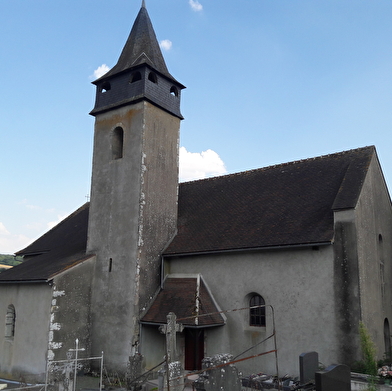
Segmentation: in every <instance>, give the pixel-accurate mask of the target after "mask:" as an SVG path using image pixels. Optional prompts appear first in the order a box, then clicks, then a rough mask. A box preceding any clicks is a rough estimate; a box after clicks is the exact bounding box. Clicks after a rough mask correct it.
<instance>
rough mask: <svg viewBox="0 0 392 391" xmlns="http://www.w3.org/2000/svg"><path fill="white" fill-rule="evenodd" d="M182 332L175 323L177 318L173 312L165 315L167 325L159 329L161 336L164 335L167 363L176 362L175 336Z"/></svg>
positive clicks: (180, 327)
mask: <svg viewBox="0 0 392 391" xmlns="http://www.w3.org/2000/svg"><path fill="white" fill-rule="evenodd" d="M182 330H184V326H183V325H182V324H181V323H177V316H176V314H175V313H174V312H169V314H168V315H167V324H164V325H162V326H160V327H159V331H160V332H161V333H162V334H166V354H167V361H168V363H171V362H174V361H176V360H177V338H176V334H177V333H180V332H181V331H182Z"/></svg>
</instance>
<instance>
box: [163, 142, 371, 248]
mask: <svg viewBox="0 0 392 391" xmlns="http://www.w3.org/2000/svg"><path fill="white" fill-rule="evenodd" d="M375 153H376V152H375V148H374V147H373V146H371V147H365V148H360V149H355V150H349V151H345V152H341V153H336V154H331V155H326V156H321V157H316V158H313V159H306V160H300V161H295V162H290V163H285V164H279V165H276V166H271V167H266V168H261V169H258V170H252V171H246V172H241V173H238V174H233V175H226V176H221V177H215V178H210V179H204V180H199V181H194V182H187V183H182V184H181V185H180V188H179V206H178V208H179V209H178V234H177V235H176V237H175V238H174V239H173V241H172V243H171V244H170V245H169V247H168V248H167V250H166V251H165V255H178V254H189V253H203V252H215V251H226V250H240V249H252V248H260V247H273V246H287V245H303V244H312V243H314V244H316V243H320V244H321V243H326V242H331V241H332V240H333V234H334V232H333V210H339V209H346V208H354V207H355V205H356V203H357V200H358V196H359V194H360V191H361V189H362V184H363V182H364V179H365V176H366V173H367V169H368V167H369V164H370V161H371V159H372V156H373V155H375Z"/></svg>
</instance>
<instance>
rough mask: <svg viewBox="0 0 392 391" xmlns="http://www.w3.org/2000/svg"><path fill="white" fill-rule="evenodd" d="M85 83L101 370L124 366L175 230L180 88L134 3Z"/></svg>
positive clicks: (95, 328) (95, 342)
mask: <svg viewBox="0 0 392 391" xmlns="http://www.w3.org/2000/svg"><path fill="white" fill-rule="evenodd" d="M94 84H95V85H96V86H97V92H96V101H95V107H94V110H93V111H92V112H91V114H92V115H94V116H95V126H94V150H93V168H92V180H91V193H90V194H91V201H90V212H89V225H88V240H87V253H88V254H95V256H96V262H95V269H94V278H93V287H92V289H91V329H90V331H89V332H90V335H91V341H92V342H91V346H92V355H95V354H97V355H98V354H99V353H100V352H102V351H104V352H105V365H106V367H107V368H110V369H113V371H124V372H125V371H126V368H127V362H128V360H129V356H130V354H131V353H136V352H138V351H139V347H140V346H139V345H140V344H141V343H142V342H141V339H140V336H139V331H140V325H139V316H140V314H141V313H142V312H143V310H144V308H147V307H148V305H149V303H150V300H151V298H152V297H154V294H155V292H156V291H157V289H158V287H159V285H160V282H161V279H160V277H161V276H160V270H161V253H162V251H163V249H164V248H166V246H167V244H168V243H169V242H170V240H172V238H173V237H174V235H175V233H176V230H177V197H178V153H179V151H178V146H179V131H180V122H181V119H182V116H181V113H180V93H181V89H182V88H184V86H183V85H182V84H180V83H178V82H177V81H176V80H175V79H174V78H173V77H172V76H171V75H170V73H169V72H168V70H167V67H166V64H165V61H164V59H163V56H162V53H161V50H160V48H159V44H158V41H157V39H156V36H155V33H154V29H153V27H152V24H151V21H150V18H149V16H148V13H147V10H146V7H145V3H144V2H143V3H142V6H141V9H140V11H139V13H138V15H137V18H136V20H135V23H134V25H133V27H132V30H131V32H130V34H129V38H128V40H127V42H126V44H125V46H124V49H123V51H122V53H121V55H120V57H119V59H118V62H117V64H116V65H115V66H114V67H113V68H112V69H111V70H110V71H109V72H108V73H107V74H106V75H104V76H102V77H101V78H99V79H98V80H96V81H95V82H94ZM108 330H110V332H109V333H108ZM130 347H131V351H130ZM140 349H141V347H140Z"/></svg>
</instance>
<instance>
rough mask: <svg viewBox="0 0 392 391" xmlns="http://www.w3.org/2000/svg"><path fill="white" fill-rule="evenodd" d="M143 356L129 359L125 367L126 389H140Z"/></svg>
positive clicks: (133, 356) (138, 355)
mask: <svg viewBox="0 0 392 391" xmlns="http://www.w3.org/2000/svg"><path fill="white" fill-rule="evenodd" d="M142 362H143V356H142V355H141V354H138V353H137V354H134V355H132V356H130V357H129V362H128V367H127V384H128V389H129V390H132V391H136V390H139V389H141V382H142V380H143V379H142V378H141V374H142Z"/></svg>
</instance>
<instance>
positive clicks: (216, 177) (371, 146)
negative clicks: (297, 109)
mask: <svg viewBox="0 0 392 391" xmlns="http://www.w3.org/2000/svg"><path fill="white" fill-rule="evenodd" d="M366 149H373V150H374V149H375V146H374V145H368V146H365V147H360V148H353V149H348V150H345V151H340V152H333V153H329V154H326V155H320V156H314V157H310V158H306V159H298V160H293V161H290V162H284V163H277V164H272V165H270V166H265V167H259V168H252V169H250V170H244V171H239V172H233V173H230V174H224V175H218V176H213V177H209V178H202V179H194V180H190V181H186V182H181V183H180V185H182V184H190V183H194V182H201V181H213V180H218V179H220V178H228V177H235V176H241V175H244V174H250V173H253V172H256V171H267V170H271V169H275V168H279V167H287V166H292V165H295V164H299V163H303V162H310V161H314V160H321V159H326V158H329V157H332V156H339V155H341V156H343V155H347V154H350V153H353V152H359V151H364V150H366Z"/></svg>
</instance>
